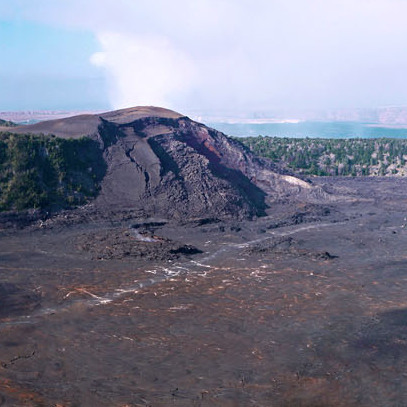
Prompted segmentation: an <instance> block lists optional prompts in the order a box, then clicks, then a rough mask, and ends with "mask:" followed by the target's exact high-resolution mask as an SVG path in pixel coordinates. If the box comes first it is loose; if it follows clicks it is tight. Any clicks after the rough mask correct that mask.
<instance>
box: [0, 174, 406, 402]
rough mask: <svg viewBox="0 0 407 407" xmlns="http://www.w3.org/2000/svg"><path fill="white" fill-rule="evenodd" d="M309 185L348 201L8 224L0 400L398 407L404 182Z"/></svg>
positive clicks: (3, 253) (402, 388) (2, 267)
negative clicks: (256, 212) (253, 216)
mask: <svg viewBox="0 0 407 407" xmlns="http://www.w3.org/2000/svg"><path fill="white" fill-rule="evenodd" d="M317 182H318V183H331V186H330V188H331V190H332V191H335V192H336V193H340V194H342V195H346V196H347V197H350V198H352V199H353V200H348V201H343V202H338V203H335V204H332V205H324V208H325V209H329V210H325V211H324V210H323V211H322V212H321V211H320V212H318V211H317V212H318V213H316V214H315V216H313V214H312V213H307V214H306V215H304V216H302V215H301V216H293V213H294V212H292V211H293V208H292V207H288V206H285V205H281V206H276V208H274V209H273V210H274V211H275V215H273V216H270V217H266V218H262V219H258V220H256V221H252V222H240V223H239V222H212V223H206V224H200V223H198V222H190V223H187V224H185V225H179V224H177V225H176V224H172V223H171V222H165V221H164V220H159V221H157V220H155V221H154V223H152V222H150V224H149V225H140V224H139V225H137V224H136V223H137V221H136V220H123V219H121V220H120V221H119V220H117V221H116V220H115V221H107V220H94V221H88V222H86V223H80V224H75V223H73V224H68V225H63V224H62V223H61V222H60V223H58V222H55V223H54V224H53V223H52V222H49V223H48V224H46V225H43V227H40V225H39V224H38V225H36V226H34V227H29V228H26V229H23V230H10V229H7V230H3V231H2V232H1V236H0V273H1V279H0V282H1V285H0V362H1V364H0V405H4V406H66V407H67V406H72V407H73V406H267V407H269V406H276V407H288V406H290V407H292V406H302V407H311V406H313V407H317V406H320V407H322V406H324V407H329V406H347V407H352V406H369V407H370V406H386V407H387V406H405V405H407V352H406V351H407V297H406V290H407V274H406V272H407V267H406V266H407V251H406V247H407V226H406V224H407V220H406V217H407V180H403V179H395V178H387V179H323V180H318V181H317ZM324 208H323V209H324ZM297 209H298V210H299V211H301V208H297ZM290 211H291V212H290ZM311 212H312V211H311ZM321 213H322V214H321ZM297 215H298V214H297ZM276 219H277V221H276ZM405 226H406V227H405ZM185 245H189V246H185ZM194 248H197V249H199V250H200V251H202V253H196V254H193V253H194V252H195V249H194Z"/></svg>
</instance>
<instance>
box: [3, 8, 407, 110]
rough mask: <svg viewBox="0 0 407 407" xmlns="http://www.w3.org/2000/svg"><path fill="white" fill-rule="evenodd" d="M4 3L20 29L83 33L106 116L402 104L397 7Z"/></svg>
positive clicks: (404, 11)
mask: <svg viewBox="0 0 407 407" xmlns="http://www.w3.org/2000/svg"><path fill="white" fill-rule="evenodd" d="M11 3H12V4H14V5H17V4H18V7H19V8H18V12H17V11H16V10H14V12H15V13H18V15H19V18H21V19H33V20H35V21H40V22H43V23H47V24H54V25H58V26H59V25H63V26H64V27H68V28H72V29H80V30H89V31H92V32H93V33H94V34H95V36H96V37H97V38H98V40H99V43H100V50H99V52H97V53H95V54H94V55H92V56H90V60H91V62H92V63H93V64H95V65H97V66H99V67H102V68H103V69H104V70H105V72H106V75H107V77H108V80H109V84H110V94H111V100H112V104H113V105H114V106H115V107H123V106H125V105H135V104H163V105H165V106H168V107H171V108H175V109H179V110H181V109H185V108H194V109H199V108H209V109H211V108H216V109H219V108H222V107H225V106H228V107H231V108H237V109H247V108H262V107H263V108H276V107H290V106H293V107H342V106H343V107H346V106H349V107H358V106H360V107H363V106H376V105H383V104H407V97H406V96H405V95H407V82H406V81H405V80H404V72H405V71H406V68H407V55H406V53H405V49H406V47H407V25H406V24H405V16H406V15H407V2H406V1H405V0H357V1H355V0H251V1H248V0H217V1H215V0H194V1H190V0H173V1H171V2H169V1H167V0H148V1H147V0H137V1H136V0H87V1H83V0H59V1H51V0H36V1H35V2H33V1H32V0H19V1H15V2H11ZM34 3H35V4H34ZM9 4H10V3H9ZM3 12H4V13H8V14H9V15H10V14H12V12H13V10H11V9H10V7H9V8H8V10H7V6H5V5H4V4H2V5H0V13H3Z"/></svg>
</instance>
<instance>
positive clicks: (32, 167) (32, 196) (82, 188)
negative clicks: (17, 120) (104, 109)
mask: <svg viewBox="0 0 407 407" xmlns="http://www.w3.org/2000/svg"><path fill="white" fill-rule="evenodd" d="M104 171H105V163H104V160H103V157H102V151H101V150H100V148H99V147H98V145H97V143H96V142H95V141H93V140H91V139H89V138H81V139H76V140H73V139H62V138H56V137H52V136H42V135H41V136H34V135H30V134H27V135H16V134H12V133H8V132H3V133H0V210H3V211H4V210H22V209H26V208H52V207H57V208H68V207H72V206H75V205H78V204H83V203H85V202H86V201H87V200H89V199H90V198H91V197H93V196H95V195H96V193H97V191H98V185H99V181H100V180H101V179H102V177H103V174H104Z"/></svg>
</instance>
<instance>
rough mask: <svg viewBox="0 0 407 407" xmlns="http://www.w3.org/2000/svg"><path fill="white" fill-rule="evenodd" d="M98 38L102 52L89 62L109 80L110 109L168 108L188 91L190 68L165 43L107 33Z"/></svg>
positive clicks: (169, 44)
mask: <svg viewBox="0 0 407 407" xmlns="http://www.w3.org/2000/svg"><path fill="white" fill-rule="evenodd" d="M98 38H99V41H100V43H101V45H102V48H103V52H98V53H96V54H93V55H92V56H91V61H92V62H93V63H94V64H96V65H98V66H103V67H104V68H105V69H106V70H107V72H108V74H109V76H110V77H111V81H110V82H111V86H110V95H111V101H112V104H113V107H115V108H122V107H126V106H133V105H158V106H171V105H173V104H174V102H176V100H174V99H176V98H179V97H180V96H182V95H184V93H185V92H186V91H187V90H188V89H189V88H190V87H191V85H192V82H193V76H194V67H193V64H192V63H191V62H190V61H189V60H188V57H187V56H185V55H184V54H183V53H182V52H181V51H180V50H178V49H176V48H173V46H172V44H171V43H170V42H169V41H168V39H166V38H163V37H151V36H149V37H141V36H134V35H123V34H119V33H109V32H107V33H101V34H99V35H98ZM174 95H175V97H174Z"/></svg>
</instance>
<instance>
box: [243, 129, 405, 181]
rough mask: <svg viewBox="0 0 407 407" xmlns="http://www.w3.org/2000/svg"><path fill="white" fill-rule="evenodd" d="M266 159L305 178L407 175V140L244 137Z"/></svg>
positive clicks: (255, 151)
mask: <svg viewBox="0 0 407 407" xmlns="http://www.w3.org/2000/svg"><path fill="white" fill-rule="evenodd" d="M238 140H239V141H240V142H242V143H243V144H244V145H246V146H247V147H249V148H250V150H252V151H253V152H254V153H256V154H257V155H260V156H262V157H266V158H270V159H272V160H273V161H276V162H279V163H280V164H281V165H283V166H284V167H286V168H289V169H292V170H294V171H296V172H298V173H301V174H304V175H319V176H327V175H341V176H367V175H370V176H386V175H400V176H404V175H407V165H406V161H407V139H388V138H381V139H359V138H358V139H356V138H355V139H319V138H303V139H299V138H279V137H263V136H258V137H244V138H243V137H240V138H238Z"/></svg>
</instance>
